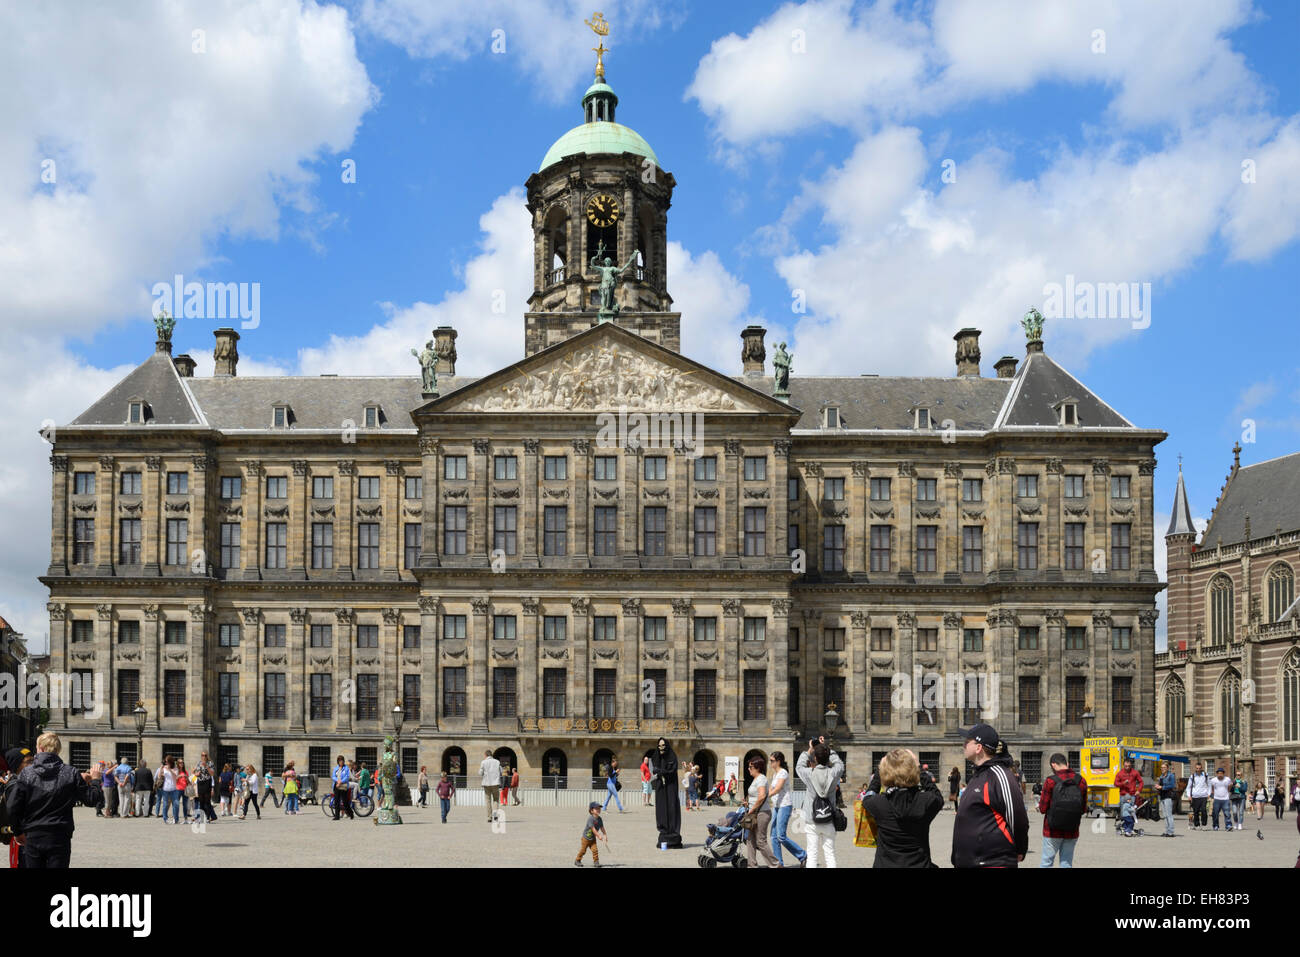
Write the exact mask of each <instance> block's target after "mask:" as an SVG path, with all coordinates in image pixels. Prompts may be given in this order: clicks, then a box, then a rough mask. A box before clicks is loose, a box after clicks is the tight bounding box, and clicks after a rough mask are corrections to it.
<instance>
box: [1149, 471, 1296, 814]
mask: <svg viewBox="0 0 1300 957" xmlns="http://www.w3.org/2000/svg"><path fill="white" fill-rule="evenodd" d="M1196 538H1197V535H1196V527H1195V526H1194V525H1193V524H1192V514H1191V509H1190V508H1189V506H1188V502H1187V489H1186V488H1185V486H1184V484H1183V477H1182V473H1181V470H1180V472H1179V476H1178V488H1177V491H1176V493H1175V497H1174V508H1173V517H1172V518H1171V520H1170V523H1169V530H1168V533H1167V534H1166V536H1165V541H1166V542H1167V543H1168V555H1169V572H1168V577H1169V592H1168V604H1169V646H1168V650H1167V651H1164V652H1162V653H1160V654H1158V655H1156V676H1157V687H1158V689H1159V698H1158V701H1159V709H1158V711H1159V729H1160V733H1161V734H1162V735H1163V736H1164V740H1165V742H1166V743H1167V744H1168V745H1169V746H1170V747H1172V748H1174V749H1175V750H1177V751H1179V752H1185V753H1188V754H1191V755H1193V756H1195V757H1196V758H1198V759H1199V760H1201V761H1204V762H1205V763H1206V765H1207V766H1209V767H1211V768H1212V769H1213V768H1217V767H1219V766H1222V767H1224V768H1225V769H1227V770H1229V771H1232V769H1233V768H1234V767H1237V768H1240V769H1242V772H1243V773H1244V774H1245V776H1246V777H1248V778H1249V779H1250V782H1251V784H1252V785H1253V784H1254V783H1255V782H1256V781H1257V780H1258V781H1266V782H1267V783H1268V784H1269V786H1270V788H1271V787H1272V786H1273V785H1274V784H1275V783H1277V781H1278V780H1279V779H1281V780H1282V781H1283V784H1284V786H1286V787H1287V793H1290V790H1291V789H1292V788H1294V787H1295V784H1296V780H1297V776H1298V772H1297V758H1298V757H1300V603H1298V602H1297V601H1296V590H1295V578H1296V569H1297V568H1300V453H1293V454H1291V455H1284V456H1281V457H1280V458H1275V459H1270V460H1269V461H1267V462H1259V463H1257V464H1255V465H1247V466H1242V464H1241V447H1240V446H1237V447H1235V448H1234V449H1233V462H1232V469H1231V471H1230V472H1229V473H1228V477H1227V480H1226V481H1225V483H1224V485H1223V487H1222V489H1220V492H1219V498H1218V501H1217V502H1216V503H1215V505H1214V511H1213V512H1212V513H1211V515H1210V520H1209V524H1208V525H1207V526H1206V528H1205V532H1204V534H1202V535H1201V540H1200V543H1199V544H1198V543H1197V541H1196Z"/></svg>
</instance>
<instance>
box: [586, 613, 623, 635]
mask: <svg viewBox="0 0 1300 957" xmlns="http://www.w3.org/2000/svg"><path fill="white" fill-rule="evenodd" d="M591 640H592V641H616V640H618V619H617V618H616V617H614V616H613V615H596V616H595V617H594V618H592V620H591Z"/></svg>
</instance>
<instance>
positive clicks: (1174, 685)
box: [1165, 675, 1187, 744]
mask: <svg viewBox="0 0 1300 957" xmlns="http://www.w3.org/2000/svg"><path fill="white" fill-rule="evenodd" d="M1186 715H1187V689H1186V688H1184V687H1183V682H1182V679H1180V678H1179V677H1178V676H1177V675H1175V676H1173V677H1171V678H1170V679H1169V680H1168V681H1166V682H1165V743H1166V744H1182V743H1183V740H1184V739H1185V738H1186V734H1185V731H1184V723H1185V721H1186Z"/></svg>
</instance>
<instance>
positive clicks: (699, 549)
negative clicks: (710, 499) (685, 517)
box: [695, 505, 718, 556]
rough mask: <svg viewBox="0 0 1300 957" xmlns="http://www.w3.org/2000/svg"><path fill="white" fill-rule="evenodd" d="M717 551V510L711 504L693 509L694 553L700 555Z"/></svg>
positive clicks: (714, 553) (713, 553)
mask: <svg viewBox="0 0 1300 957" xmlns="http://www.w3.org/2000/svg"><path fill="white" fill-rule="evenodd" d="M717 553H718V510H717V509H716V508H714V507H713V506H712V505H700V506H696V509H695V554H696V555H700V556H709V555H716V554H717Z"/></svg>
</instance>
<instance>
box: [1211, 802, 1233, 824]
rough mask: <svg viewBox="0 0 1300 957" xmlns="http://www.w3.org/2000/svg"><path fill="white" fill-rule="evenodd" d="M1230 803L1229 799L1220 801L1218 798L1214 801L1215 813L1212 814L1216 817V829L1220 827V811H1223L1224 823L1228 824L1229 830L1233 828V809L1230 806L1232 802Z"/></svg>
mask: <svg viewBox="0 0 1300 957" xmlns="http://www.w3.org/2000/svg"><path fill="white" fill-rule="evenodd" d="M1230 803H1231V802H1229V801H1219V800H1216V801H1215V802H1214V813H1213V815H1212V816H1213V818H1214V829H1215V830H1216V831H1217V830H1218V829H1219V812H1220V811H1222V812H1223V823H1224V824H1226V825H1228V830H1229V831H1231V830H1232V809H1231V808H1230V807H1229V804H1230Z"/></svg>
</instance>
